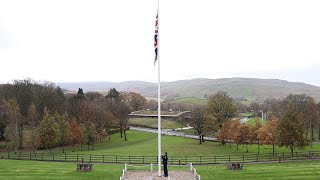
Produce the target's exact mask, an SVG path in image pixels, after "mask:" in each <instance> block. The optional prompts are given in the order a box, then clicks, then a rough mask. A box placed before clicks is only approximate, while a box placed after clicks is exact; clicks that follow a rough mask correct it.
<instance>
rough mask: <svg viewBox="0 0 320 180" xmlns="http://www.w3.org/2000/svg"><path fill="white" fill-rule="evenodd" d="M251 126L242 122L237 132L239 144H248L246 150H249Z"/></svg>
mask: <svg viewBox="0 0 320 180" xmlns="http://www.w3.org/2000/svg"><path fill="white" fill-rule="evenodd" d="M249 133H250V127H249V126H248V125H247V124H241V125H240V126H239V128H238V131H237V134H236V142H237V143H238V144H245V145H246V152H248V142H249Z"/></svg>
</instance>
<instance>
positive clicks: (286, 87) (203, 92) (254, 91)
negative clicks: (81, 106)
mask: <svg viewBox="0 0 320 180" xmlns="http://www.w3.org/2000/svg"><path fill="white" fill-rule="evenodd" d="M57 85H59V86H61V87H62V88H65V89H68V90H72V91H76V90H77V89H78V88H79V87H81V88H83V89H84V91H108V90H109V89H110V88H116V89H117V90H119V91H125V92H129V91H133V92H138V93H141V94H142V95H144V96H148V97H156V96H157V84H156V83H149V82H143V81H128V82H121V83H113V82H81V83H57ZM217 91H226V92H227V93H228V94H229V95H230V96H232V97H233V98H238V99H249V100H252V99H266V98H283V97H285V96H287V95H289V94H290V93H294V94H301V93H305V94H307V95H310V96H312V97H314V98H316V99H317V100H320V87H317V86H313V85H309V84H305V83H298V82H288V81H284V80H278V79H255V78H224V79H191V80H181V81H174V82H163V83H161V96H162V98H167V99H181V98H186V97H195V98H200V99H202V98H205V97H207V96H208V95H211V94H214V93H216V92H217Z"/></svg>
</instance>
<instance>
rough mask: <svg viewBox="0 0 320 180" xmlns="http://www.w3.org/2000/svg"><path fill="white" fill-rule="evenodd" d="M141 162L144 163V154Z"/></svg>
mask: <svg viewBox="0 0 320 180" xmlns="http://www.w3.org/2000/svg"><path fill="white" fill-rule="evenodd" d="M142 164H144V156H142Z"/></svg>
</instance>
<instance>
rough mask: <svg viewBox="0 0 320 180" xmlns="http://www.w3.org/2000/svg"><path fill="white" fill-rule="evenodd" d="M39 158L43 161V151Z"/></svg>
mask: <svg viewBox="0 0 320 180" xmlns="http://www.w3.org/2000/svg"><path fill="white" fill-rule="evenodd" d="M41 160H42V161H43V153H42V154H41Z"/></svg>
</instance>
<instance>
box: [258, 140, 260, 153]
mask: <svg viewBox="0 0 320 180" xmlns="http://www.w3.org/2000/svg"><path fill="white" fill-rule="evenodd" d="M258 154H260V141H258Z"/></svg>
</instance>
